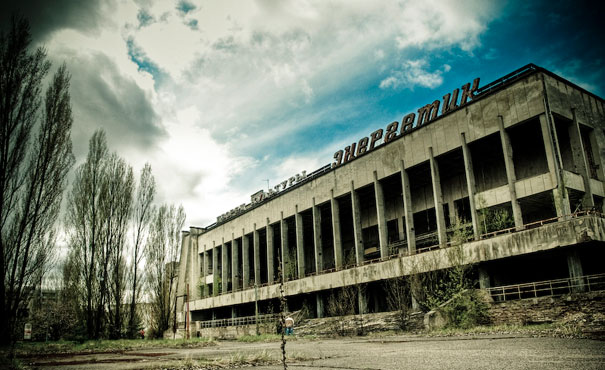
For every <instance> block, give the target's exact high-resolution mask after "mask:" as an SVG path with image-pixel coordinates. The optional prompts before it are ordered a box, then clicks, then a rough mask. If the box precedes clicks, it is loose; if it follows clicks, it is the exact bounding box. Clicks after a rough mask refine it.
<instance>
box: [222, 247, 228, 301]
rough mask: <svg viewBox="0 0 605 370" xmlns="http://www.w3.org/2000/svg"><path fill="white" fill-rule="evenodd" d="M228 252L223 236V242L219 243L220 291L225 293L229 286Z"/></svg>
mask: <svg viewBox="0 0 605 370" xmlns="http://www.w3.org/2000/svg"><path fill="white" fill-rule="evenodd" d="M228 257H229V253H227V244H225V238H223V244H222V245H221V260H222V263H221V265H222V266H221V267H222V269H221V270H222V271H221V291H222V292H223V293H227V291H228V288H229V259H228Z"/></svg>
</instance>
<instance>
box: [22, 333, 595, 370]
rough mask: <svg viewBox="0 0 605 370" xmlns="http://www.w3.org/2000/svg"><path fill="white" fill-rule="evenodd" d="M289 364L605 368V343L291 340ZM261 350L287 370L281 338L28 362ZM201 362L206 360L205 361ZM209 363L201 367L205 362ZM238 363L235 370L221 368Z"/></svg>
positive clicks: (171, 361)
mask: <svg viewBox="0 0 605 370" xmlns="http://www.w3.org/2000/svg"><path fill="white" fill-rule="evenodd" d="M286 351H287V353H288V356H289V357H292V359H291V360H289V361H288V368H289V369H296V370H306V369H343V370H349V369H354V370H360V369H371V370H379V369H380V370H387V369H414V370H419V369H439V370H441V369H481V370H490V369H507V370H516V369H532V370H534V369H548V370H557V369H605V342H603V341H598V340H591V339H567V338H532V337H524V336H515V335H490V336H485V335H484V336H463V337H425V336H389V337H383V338H372V337H353V338H337V339H318V340H307V339H296V340H290V341H288V343H287V345H286ZM259 353H264V354H265V357H271V358H272V359H273V363H274V364H271V365H261V366H256V367H254V368H255V369H258V370H269V369H271V370H274V369H275V370H276V369H283V366H282V365H281V364H280V363H277V362H276V361H275V360H276V359H279V358H281V352H280V342H270V343H243V342H237V341H218V342H217V344H216V345H214V346H209V347H203V348H193V349H185V348H155V349H154V348H150V349H144V350H136V351H126V352H122V353H97V354H85V355H70V356H56V357H49V356H42V357H38V358H37V357H33V358H28V359H23V363H25V364H29V366H31V367H32V368H41V369H72V370H76V369H85V370H96V369H111V370H120V369H150V368H151V369H153V368H156V369H160V368H168V369H171V368H186V367H185V366H193V367H191V368H196V367H195V365H196V364H197V363H198V361H199V360H200V359H205V360H206V361H208V360H217V361H221V360H222V361H223V362H222V364H223V366H224V364H226V363H229V359H234V358H244V357H247V356H252V357H254V356H255V355H258V354H259ZM200 363H202V362H200ZM200 368H204V367H200ZM221 368H235V367H221Z"/></svg>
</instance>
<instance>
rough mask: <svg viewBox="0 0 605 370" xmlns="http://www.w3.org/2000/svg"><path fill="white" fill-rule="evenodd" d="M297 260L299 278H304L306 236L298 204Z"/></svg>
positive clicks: (296, 216)
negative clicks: (304, 235) (304, 236)
mask: <svg viewBox="0 0 605 370" xmlns="http://www.w3.org/2000/svg"><path fill="white" fill-rule="evenodd" d="M294 217H295V221H296V261H297V262H298V278H299V279H302V278H304V277H305V250H304V246H303V243H304V238H303V218H302V214H300V213H299V212H298V204H297V205H296V215H295V216H294Z"/></svg>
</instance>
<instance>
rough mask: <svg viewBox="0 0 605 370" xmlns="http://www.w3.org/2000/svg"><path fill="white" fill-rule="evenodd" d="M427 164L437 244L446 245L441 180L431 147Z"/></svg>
mask: <svg viewBox="0 0 605 370" xmlns="http://www.w3.org/2000/svg"><path fill="white" fill-rule="evenodd" d="M429 163H430V165H431V180H432V181H431V183H432V184H433V200H434V201H435V216H436V218H437V236H438V237H439V244H440V245H444V244H446V243H447V234H446V229H445V216H444V214H443V193H442V191H441V178H440V177H439V165H438V164H437V161H436V160H435V157H434V156H433V147H432V146H431V147H429Z"/></svg>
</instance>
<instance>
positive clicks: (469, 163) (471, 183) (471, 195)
mask: <svg viewBox="0 0 605 370" xmlns="http://www.w3.org/2000/svg"><path fill="white" fill-rule="evenodd" d="M460 141H461V143H462V157H463V159H464V173H465V176H466V189H467V191H468V202H469V205H470V208H471V222H472V223H473V236H474V237H475V240H479V235H481V232H480V231H479V217H478V215H477V205H476V204H475V193H476V192H477V188H476V187H475V171H474V170H473V158H472V156H471V151H470V149H469V148H468V145H467V144H466V137H465V136H464V132H463V133H461V134H460Z"/></svg>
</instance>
